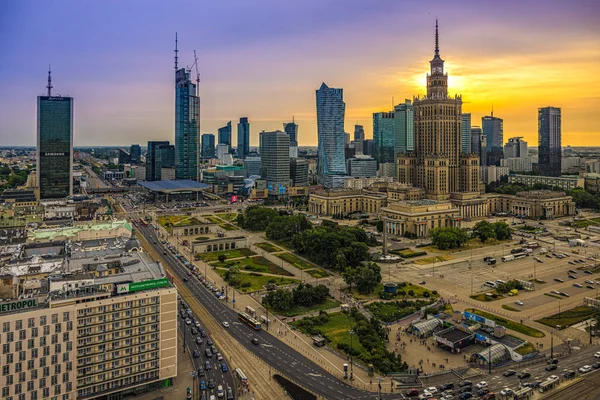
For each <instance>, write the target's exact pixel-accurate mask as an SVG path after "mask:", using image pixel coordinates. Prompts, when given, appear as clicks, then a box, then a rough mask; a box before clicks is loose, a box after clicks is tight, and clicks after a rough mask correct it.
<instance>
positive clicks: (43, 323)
mask: <svg viewBox="0 0 600 400" xmlns="http://www.w3.org/2000/svg"><path fill="white" fill-rule="evenodd" d="M40 325H46V316H45V315H42V316H41V317H40Z"/></svg>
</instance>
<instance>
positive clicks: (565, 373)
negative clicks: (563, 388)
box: [563, 370, 577, 379]
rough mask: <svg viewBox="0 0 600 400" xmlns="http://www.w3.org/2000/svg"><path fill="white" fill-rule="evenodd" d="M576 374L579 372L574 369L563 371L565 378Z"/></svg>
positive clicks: (573, 376)
mask: <svg viewBox="0 0 600 400" xmlns="http://www.w3.org/2000/svg"><path fill="white" fill-rule="evenodd" d="M575 375H577V374H576V373H575V371H573V370H566V371H565V372H564V373H563V377H565V378H567V379H571V378H575Z"/></svg>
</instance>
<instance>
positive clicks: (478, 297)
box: [471, 291, 504, 301]
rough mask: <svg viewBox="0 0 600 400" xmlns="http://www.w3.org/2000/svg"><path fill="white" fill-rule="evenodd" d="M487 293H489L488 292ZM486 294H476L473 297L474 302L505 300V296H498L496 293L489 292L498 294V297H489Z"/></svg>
mask: <svg viewBox="0 0 600 400" xmlns="http://www.w3.org/2000/svg"><path fill="white" fill-rule="evenodd" d="M486 293H488V292H486ZM486 293H479V294H475V295H473V296H471V298H472V299H473V300H478V301H496V300H500V299H503V298H504V296H500V295H497V294H496V293H495V292H494V291H492V292H489V293H491V294H496V297H494V296H488V295H486Z"/></svg>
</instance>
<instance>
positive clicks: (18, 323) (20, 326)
mask: <svg viewBox="0 0 600 400" xmlns="http://www.w3.org/2000/svg"><path fill="white" fill-rule="evenodd" d="M21 329H23V320H20V319H18V320H16V321H15V330H16V331H18V330H21Z"/></svg>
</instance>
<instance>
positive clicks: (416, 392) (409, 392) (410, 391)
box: [404, 389, 419, 397]
mask: <svg viewBox="0 0 600 400" xmlns="http://www.w3.org/2000/svg"><path fill="white" fill-rule="evenodd" d="M404 394H405V395H406V396H408V397H415V396H418V395H419V389H408V390H407V391H406V392H404Z"/></svg>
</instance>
